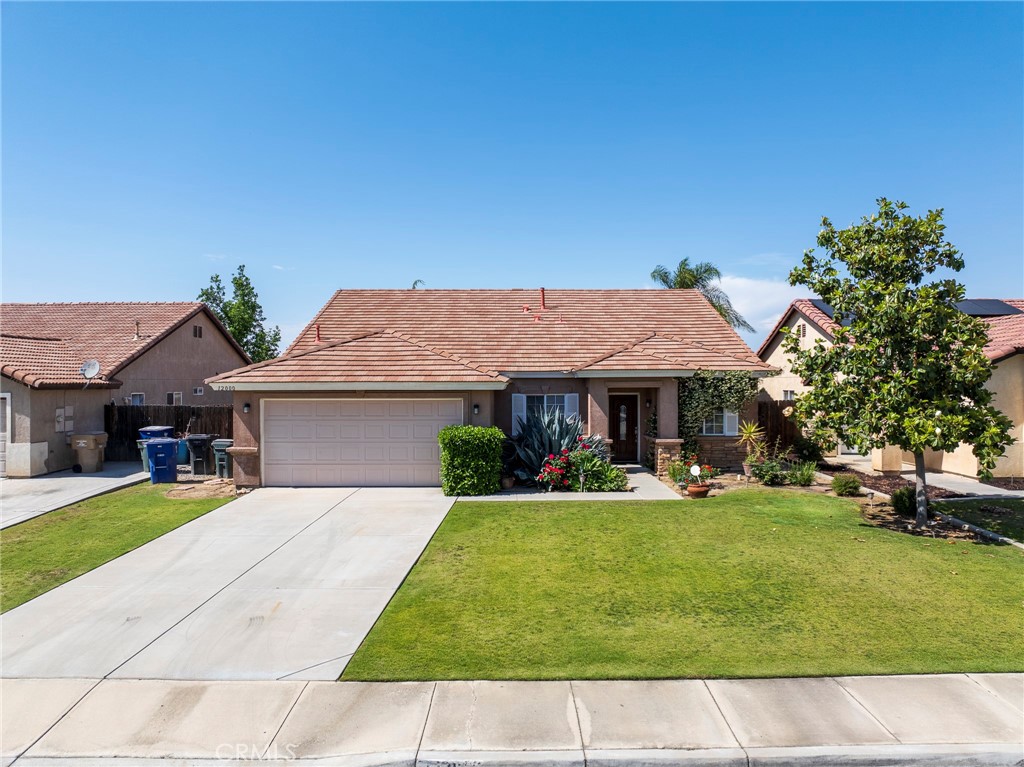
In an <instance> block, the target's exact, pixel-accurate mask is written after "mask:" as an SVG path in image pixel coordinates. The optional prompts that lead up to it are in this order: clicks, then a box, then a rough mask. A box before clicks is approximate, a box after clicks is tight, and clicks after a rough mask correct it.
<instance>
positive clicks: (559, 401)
mask: <svg viewBox="0 0 1024 767" xmlns="http://www.w3.org/2000/svg"><path fill="white" fill-rule="evenodd" d="M545 411H548V412H551V411H553V412H556V413H565V395H564V394H537V395H533V394H528V395H526V412H527V413H529V414H530V415H540V414H542V413H544V412H545Z"/></svg>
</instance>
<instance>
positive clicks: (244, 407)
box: [242, 402, 252, 413]
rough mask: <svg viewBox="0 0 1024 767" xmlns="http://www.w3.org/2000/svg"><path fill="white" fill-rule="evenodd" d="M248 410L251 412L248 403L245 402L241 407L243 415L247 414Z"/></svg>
mask: <svg viewBox="0 0 1024 767" xmlns="http://www.w3.org/2000/svg"><path fill="white" fill-rule="evenodd" d="M250 410H252V406H251V405H250V404H249V403H248V402H246V403H245V404H244V405H242V412H243V413H248V412H249V411H250Z"/></svg>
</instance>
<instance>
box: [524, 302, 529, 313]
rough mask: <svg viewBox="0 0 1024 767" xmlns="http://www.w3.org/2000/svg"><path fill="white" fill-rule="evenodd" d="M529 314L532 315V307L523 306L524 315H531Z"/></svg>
mask: <svg viewBox="0 0 1024 767" xmlns="http://www.w3.org/2000/svg"><path fill="white" fill-rule="evenodd" d="M529 313H530V305H529V304H523V314H529Z"/></svg>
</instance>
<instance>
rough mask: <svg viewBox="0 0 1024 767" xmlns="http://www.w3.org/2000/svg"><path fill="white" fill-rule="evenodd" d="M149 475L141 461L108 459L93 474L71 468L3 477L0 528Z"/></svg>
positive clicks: (142, 479)
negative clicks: (31, 474) (30, 474)
mask: <svg viewBox="0 0 1024 767" xmlns="http://www.w3.org/2000/svg"><path fill="white" fill-rule="evenodd" d="M148 479H149V474H148V473H147V472H144V471H143V470H142V464H141V463H140V462H139V461H129V462H123V463H108V464H106V465H105V466H104V467H103V471H97V472H95V473H93V474H75V473H74V472H72V471H71V470H70V469H68V470H67V471H57V472H54V473H53V474H44V475H43V476H41V477H27V478H25V479H11V478H6V479H0V529H2V528H5V527H10V526H11V525H16V524H18V523H20V522H24V521H25V520H27V519H32V518H33V517H38V516H39V515H40V514H45V513H46V512H48V511H56V510H57V509H61V508H64V507H65V506H70V505H71V504H73V503H78V502H79V501H84V500H86V499H87V498H92V497H93V496H96V495H102V494H103V493H109V492H110V491H112V490H119V489H120V488H122V487H128V486H129V485H136V484H138V483H139V482H145V481H147V480H148Z"/></svg>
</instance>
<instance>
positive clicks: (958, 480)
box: [826, 455, 1024, 498]
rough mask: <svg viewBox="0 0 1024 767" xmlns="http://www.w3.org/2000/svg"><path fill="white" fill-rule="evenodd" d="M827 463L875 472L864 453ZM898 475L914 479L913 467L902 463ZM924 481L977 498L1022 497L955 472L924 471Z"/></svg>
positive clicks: (840, 457) (833, 459)
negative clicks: (901, 468)
mask: <svg viewBox="0 0 1024 767" xmlns="http://www.w3.org/2000/svg"><path fill="white" fill-rule="evenodd" d="M826 460H827V461H828V462H829V463H837V464H841V465H843V466H848V467H849V468H851V469H854V470H856V471H860V472H863V473H864V474H877V473H878V472H876V471H874V470H873V469H872V468H871V457H870V456H865V455H840V456H833V457H830V458H827V459H826ZM900 476H901V477H903V478H904V479H907V480H910V481H911V482H913V481H914V477H915V475H914V467H913V466H911V465H910V464H909V463H905V464H903V470H902V471H901V472H900ZM925 481H926V482H927V483H928V486H929V487H941V488H942V489H943V490H949V491H950V492H952V493H960V494H961V495H972V496H976V497H979V498H1024V490H1004V489H1003V488H1001V487H995V486H993V485H986V484H983V483H981V482H979V481H978V480H976V479H971V478H970V477H961V476H958V475H956V474H943V473H936V472H932V471H929V472H925Z"/></svg>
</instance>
